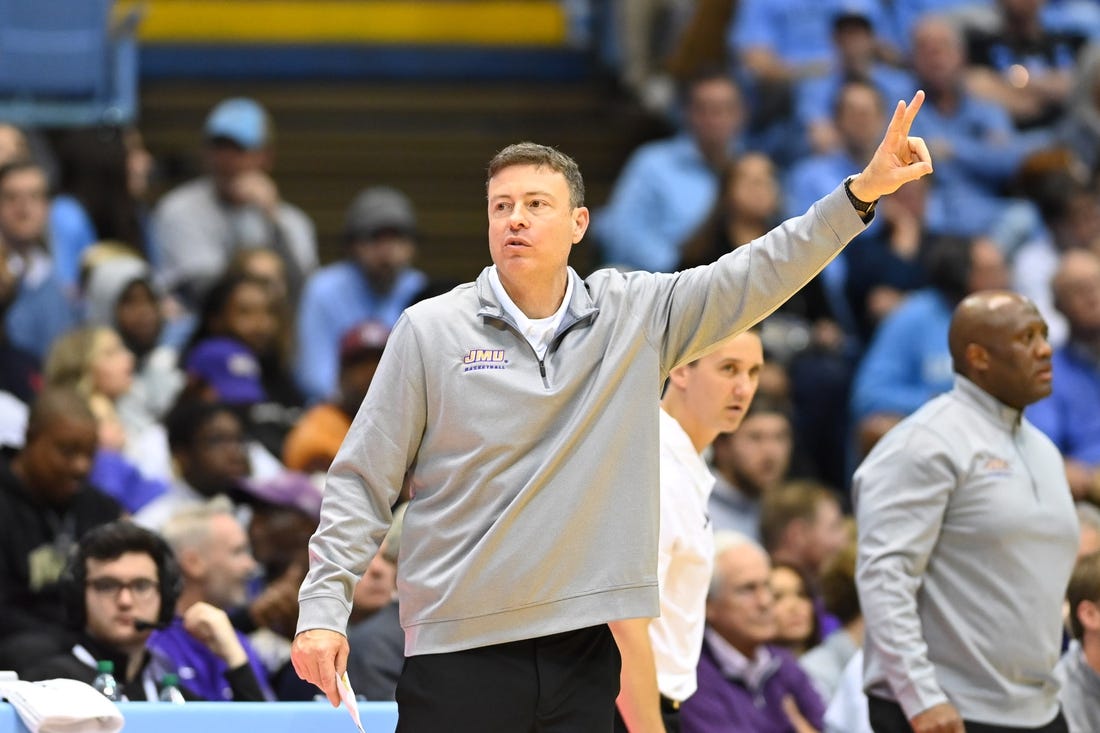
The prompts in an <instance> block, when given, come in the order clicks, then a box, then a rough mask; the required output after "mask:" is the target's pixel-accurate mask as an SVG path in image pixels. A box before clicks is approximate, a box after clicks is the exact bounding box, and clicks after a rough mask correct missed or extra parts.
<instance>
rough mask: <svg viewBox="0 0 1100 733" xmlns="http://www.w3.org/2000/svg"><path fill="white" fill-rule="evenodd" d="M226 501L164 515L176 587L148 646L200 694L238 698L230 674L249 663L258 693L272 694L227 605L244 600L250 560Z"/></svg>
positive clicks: (242, 534) (185, 684) (251, 570)
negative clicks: (168, 616) (164, 624)
mask: <svg viewBox="0 0 1100 733" xmlns="http://www.w3.org/2000/svg"><path fill="white" fill-rule="evenodd" d="M232 509H233V507H232V505H231V504H230V503H229V501H228V500H227V499H221V498H216V499H214V500H212V501H210V502H208V503H206V504H202V505H200V506H196V507H188V508H186V509H183V510H181V511H180V512H179V513H178V514H176V515H174V516H173V517H172V518H171V519H169V520H168V523H167V524H166V525H165V526H164V529H163V535H164V538H165V539H166V540H167V541H168V544H169V545H170V546H171V547H172V551H173V552H174V553H175V555H176V559H177V560H178V561H179V566H180V573H181V575H182V577H183V589H182V591H181V592H180V597H179V601H178V602H177V603H176V616H175V618H174V619H173V620H172V623H171V625H170V626H169V627H168V628H167V629H164V630H162V631H157V632H156V633H155V634H153V636H152V637H150V639H149V643H148V647H149V649H150V650H151V651H152V653H153V655H154V656H157V657H159V658H162V659H167V660H171V662H172V663H174V664H175V669H176V673H177V675H178V676H179V680H180V685H181V686H182V687H185V688H187V689H188V690H190V691H191V692H192V693H194V694H195V695H197V696H198V697H202V698H203V699H206V700H237V699H238V698H237V697H235V696H234V687H233V685H232V683H231V678H232V677H233V676H234V674H236V673H238V670H240V669H241V668H242V667H245V666H250V667H251V668H252V672H253V674H255V676H256V679H257V681H258V682H259V686H258V690H257V691H258V692H259V693H260V694H259V695H258V697H257V699H261V700H263V699H266V700H273V699H274V697H275V696H274V694H273V693H272V692H271V686H270V684H269V683H268V677H267V671H266V670H265V669H264V666H263V663H262V662H261V661H260V659H259V657H258V656H257V654H256V652H255V650H253V649H252V646H251V644H249V642H248V640H247V639H246V638H245V636H244V635H243V634H241V633H240V632H239V631H237V630H236V629H234V628H233V625H232V623H231V622H230V620H229V616H228V615H227V614H226V611H227V610H228V609H232V608H235V607H238V606H242V605H244V603H245V601H246V600H247V597H246V591H247V583H248V580H249V579H250V578H251V577H252V575H253V574H254V573H255V572H256V561H255V560H254V559H253V558H252V553H251V552H250V551H249V549H248V537H247V535H246V534H245V531H244V528H243V527H241V525H240V522H238V521H237V519H236V518H235V517H234V516H233V514H232Z"/></svg>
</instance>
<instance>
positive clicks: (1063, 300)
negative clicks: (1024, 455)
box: [1027, 249, 1100, 502]
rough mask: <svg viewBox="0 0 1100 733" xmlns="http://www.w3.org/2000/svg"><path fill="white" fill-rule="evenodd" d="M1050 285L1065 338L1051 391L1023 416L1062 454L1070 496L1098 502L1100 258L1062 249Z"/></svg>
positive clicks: (1056, 359) (1055, 360)
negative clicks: (1066, 332) (1063, 322)
mask: <svg viewBox="0 0 1100 733" xmlns="http://www.w3.org/2000/svg"><path fill="white" fill-rule="evenodd" d="M1051 288H1052V290H1053V291H1054V304H1055V306H1056V307H1057V308H1058V310H1059V311H1061V312H1062V314H1063V315H1065V317H1066V321H1067V323H1068V325H1069V341H1068V343H1066V344H1065V345H1064V346H1062V347H1060V348H1059V349H1058V350H1057V351H1055V352H1054V356H1053V358H1052V360H1051V362H1052V365H1051V366H1052V369H1053V370H1054V387H1053V390H1052V392H1051V394H1050V396H1049V397H1047V398H1046V399H1043V400H1040V401H1039V402H1036V403H1035V404H1034V405H1032V406H1030V407H1029V408H1028V410H1027V417H1028V419H1029V420H1031V422H1032V423H1033V424H1034V425H1035V427H1037V428H1039V429H1040V430H1042V431H1043V432H1044V433H1046V435H1047V437H1049V438H1050V439H1051V440H1052V441H1054V445H1056V446H1058V450H1059V451H1061V452H1062V455H1063V456H1064V457H1065V459H1066V478H1067V479H1068V480H1069V487H1070V490H1072V491H1073V495H1074V498H1076V499H1078V500H1081V499H1089V500H1090V501H1093V502H1100V351H1098V349H1097V347H1098V345H1100V258H1098V257H1097V256H1096V255H1095V254H1093V253H1092V252H1090V251H1089V250H1085V249H1079V250H1070V251H1069V252H1066V253H1065V254H1063V255H1062V259H1061V261H1060V263H1059V265H1058V270H1057V272H1056V273H1055V275H1054V282H1053V283H1052V286H1051Z"/></svg>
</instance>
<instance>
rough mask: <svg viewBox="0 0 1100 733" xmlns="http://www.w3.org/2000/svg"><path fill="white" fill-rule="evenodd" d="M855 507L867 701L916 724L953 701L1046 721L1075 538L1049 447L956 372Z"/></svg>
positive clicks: (910, 425) (972, 712)
mask: <svg viewBox="0 0 1100 733" xmlns="http://www.w3.org/2000/svg"><path fill="white" fill-rule="evenodd" d="M852 500H853V501H854V503H855V507H856V523H857V525H858V527H859V558H858V561H857V568H856V585H857V586H858V588H859V600H860V607H861V609H862V611H863V618H864V621H865V623H866V629H867V631H866V638H865V643H864V655H865V656H864V686H865V688H866V690H867V693H868V694H870V695H874V696H876V697H880V698H884V699H887V700H894V701H896V702H897V703H898V704H899V705H901V708H902V710H904V711H905V714H906V716H907V717H909V718H912V717H913V716H915V715H916V714H918V713H920V712H921V711H924V710H927V709H928V708H930V707H933V706H934V705H939V704H941V703H945V702H950V703H952V704H953V705H954V706H955V708H956V709H958V711H959V714H960V715H961V716H962V717H963V719H964V720H967V721H972V722H976V723H985V724H987V725H997V726H1012V727H1017V728H1038V727H1039V726H1042V725H1045V724H1046V723H1049V722H1050V721H1051V720H1052V719H1053V718H1054V716H1055V715H1056V714H1057V713H1058V697H1057V695H1058V685H1057V682H1056V681H1055V678H1054V666H1055V664H1057V662H1058V656H1059V652H1060V651H1061V643H1062V599H1063V598H1064V597H1065V593H1066V585H1067V584H1068V583H1069V576H1070V572H1071V571H1072V570H1073V563H1074V559H1075V556H1076V554H1077V534H1078V528H1077V515H1076V513H1075V511H1074V508H1073V497H1072V496H1071V494H1070V491H1069V485H1068V484H1067V483H1066V473H1065V467H1064V465H1063V463H1062V456H1061V455H1060V454H1059V453H1058V449H1057V448H1055V447H1054V444H1053V443H1052V442H1050V439H1049V438H1047V436H1045V435H1043V433H1042V432H1040V431H1039V430H1038V429H1037V428H1036V427H1035V426H1034V425H1032V424H1031V423H1030V422H1028V421H1027V419H1026V418H1024V417H1023V416H1022V414H1021V412H1020V411H1019V410H1015V409H1013V408H1011V407H1008V406H1007V405H1004V404H1002V403H1001V402H999V401H998V400H997V399H996V398H994V397H993V396H991V395H990V394H988V393H987V392H985V391H983V390H982V389H981V388H980V387H978V386H977V385H975V384H974V383H973V382H971V381H970V380H968V379H966V378H964V377H962V376H959V375H956V376H955V387H954V389H952V390H951V391H950V392H948V393H946V394H943V395H940V396H939V397H936V398H934V399H932V400H930V401H929V402H927V403H926V404H925V405H924V406H923V407H921V408H920V409H919V410H917V411H916V412H914V413H913V414H912V415H910V416H909V417H908V418H906V419H905V420H903V421H902V422H901V423H900V424H899V425H898V426H897V427H895V428H894V429H893V430H891V431H890V432H889V433H887V435H886V437H884V438H883V439H882V440H881V441H879V442H878V444H877V445H875V448H874V450H872V451H871V453H870V455H868V456H867V458H866V460H864V462H863V464H862V465H861V466H860V467H859V469H858V470H857V471H856V473H855V477H854V478H853V484H852Z"/></svg>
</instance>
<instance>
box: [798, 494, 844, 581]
mask: <svg viewBox="0 0 1100 733" xmlns="http://www.w3.org/2000/svg"><path fill="white" fill-rule="evenodd" d="M847 544H848V532H847V530H846V528H845V526H844V515H843V514H841V512H840V505H839V504H838V503H837V502H836V501H833V500H831V499H822V500H821V501H818V502H817V510H816V511H815V512H814V518H813V521H812V522H811V523H810V526H809V527H808V528H807V548H806V549H807V553H808V557H806V567H807V568H808V569H811V570H812V572H814V573H820V572H821V570H822V569H823V568H824V567H825V564H826V563H827V562H829V561H830V560H832V559H833V558H834V557H836V554H837V553H838V552H840V551H841V550H842V549H844V547H845V546H846V545H847Z"/></svg>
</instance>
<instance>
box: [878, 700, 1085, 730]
mask: <svg viewBox="0 0 1100 733" xmlns="http://www.w3.org/2000/svg"><path fill="white" fill-rule="evenodd" d="M867 703H868V712H869V713H870V718H871V730H873V731H874V732H875V733H913V728H912V727H911V726H910V725H909V720H908V718H906V717H905V713H903V712H902V710H901V706H900V705H898V704H897V703H896V702H889V701H887V700H883V699H881V698H878V697H874V696H868V697H867ZM963 724H964V725H965V726H966V733H1069V728H1067V727H1066V719H1065V718H1063V717H1062V714H1061V713H1058V715H1057V717H1055V718H1054V720H1052V721H1050V722H1049V723H1047V724H1046V725H1043V726H1039V727H1038V728H1013V727H1008V726H1004V725H988V724H986V723H971V722H970V721H968V720H964V721H963Z"/></svg>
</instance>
